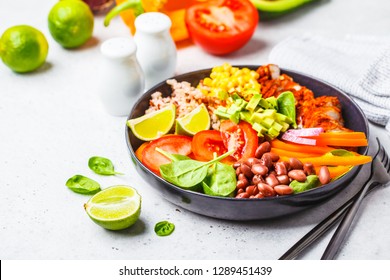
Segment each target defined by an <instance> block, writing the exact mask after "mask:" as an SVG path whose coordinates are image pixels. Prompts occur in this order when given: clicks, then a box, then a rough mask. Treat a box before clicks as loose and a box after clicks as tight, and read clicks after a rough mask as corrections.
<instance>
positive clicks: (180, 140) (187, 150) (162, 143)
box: [142, 135, 192, 175]
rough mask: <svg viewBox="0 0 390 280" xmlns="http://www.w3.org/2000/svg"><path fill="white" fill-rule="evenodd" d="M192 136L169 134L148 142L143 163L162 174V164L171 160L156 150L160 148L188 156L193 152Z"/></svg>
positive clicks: (143, 154)
mask: <svg viewBox="0 0 390 280" xmlns="http://www.w3.org/2000/svg"><path fill="white" fill-rule="evenodd" d="M191 142H192V138H191V137H188V136H183V135H167V136H163V137H161V138H158V139H156V140H153V141H151V142H150V143H149V144H147V145H146V146H145V147H144V149H143V151H142V163H143V164H144V165H145V166H146V167H147V168H149V169H150V170H151V171H153V172H154V173H156V174H158V175H160V165H162V164H166V163H170V162H171V160H170V159H168V158H167V157H165V156H163V155H162V154H161V153H159V152H158V151H156V148H157V147H158V148H160V149H162V150H164V151H166V152H168V153H171V154H180V155H185V156H188V155H189V154H191Z"/></svg>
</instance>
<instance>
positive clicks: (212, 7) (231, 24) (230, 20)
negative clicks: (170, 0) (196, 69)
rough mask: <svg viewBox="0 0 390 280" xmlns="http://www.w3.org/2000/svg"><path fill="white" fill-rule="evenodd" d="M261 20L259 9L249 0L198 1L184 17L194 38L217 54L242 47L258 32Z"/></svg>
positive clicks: (203, 46) (197, 42)
mask: <svg viewBox="0 0 390 280" xmlns="http://www.w3.org/2000/svg"><path fill="white" fill-rule="evenodd" d="M258 21H259V14H258V11H257V9H256V7H255V6H254V5H253V4H252V3H251V2H250V1H249V0H216V1H207V2H205V3H200V4H195V5H192V6H191V7H189V8H188V9H187V11H186V17H185V22H186V25H187V29H188V32H189V34H190V36H191V38H192V40H193V41H194V42H195V43H196V44H198V45H199V46H201V47H202V48H203V49H204V50H205V51H207V52H209V53H212V54H216V55H223V54H228V53H230V52H233V51H235V50H238V49H239V48H241V47H243V46H244V45H245V44H246V43H247V42H248V41H249V40H250V38H251V37H252V35H253V33H254V32H255V29H256V27H257V23H258Z"/></svg>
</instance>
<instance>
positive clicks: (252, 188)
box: [245, 185, 259, 195]
mask: <svg viewBox="0 0 390 280" xmlns="http://www.w3.org/2000/svg"><path fill="white" fill-rule="evenodd" d="M245 192H246V193H247V194H249V195H256V194H258V193H259V189H258V188H257V186H254V185H250V186H248V187H246V189H245Z"/></svg>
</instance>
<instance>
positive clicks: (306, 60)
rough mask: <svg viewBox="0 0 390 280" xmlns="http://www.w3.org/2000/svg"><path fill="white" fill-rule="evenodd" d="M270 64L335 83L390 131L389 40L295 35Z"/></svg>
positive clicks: (279, 46)
mask: <svg viewBox="0 0 390 280" xmlns="http://www.w3.org/2000/svg"><path fill="white" fill-rule="evenodd" d="M269 61H270V63H274V64H277V65H279V66H280V67H282V68H286V69H293V70H295V71H299V72H302V73H306V74H308V75H310V76H313V77H316V78H318V79H321V80H324V81H326V82H328V83H330V84H333V85H334V86H336V87H338V88H339V89H341V90H342V91H344V92H345V93H347V94H348V95H349V96H350V97H352V99H354V101H356V103H357V104H358V105H359V106H360V107H361V108H362V110H363V111H364V113H365V114H366V116H367V118H368V119H369V120H370V121H372V122H374V123H376V124H379V125H382V126H385V127H386V129H387V131H389V132H390V38H388V37H384V38H382V37H381V38H379V37H373V36H346V37H345V38H343V39H335V38H326V37H322V36H313V35H301V36H292V37H289V38H287V39H285V40H283V41H282V42H280V43H279V44H277V45H276V46H275V47H274V48H273V49H272V51H271V53H270V55H269Z"/></svg>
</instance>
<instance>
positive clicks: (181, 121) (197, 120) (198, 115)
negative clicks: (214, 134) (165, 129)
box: [175, 104, 210, 136]
mask: <svg viewBox="0 0 390 280" xmlns="http://www.w3.org/2000/svg"><path fill="white" fill-rule="evenodd" d="M209 128H210V115H209V112H208V111H207V108H206V106H205V105H204V104H201V105H199V106H198V107H196V108H195V109H194V110H192V111H191V112H190V113H188V114H187V115H185V116H184V117H181V118H178V119H177V120H176V127H175V129H176V134H181V135H188V136H193V135H195V134H196V133H197V132H199V131H202V130H207V129H209Z"/></svg>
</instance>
